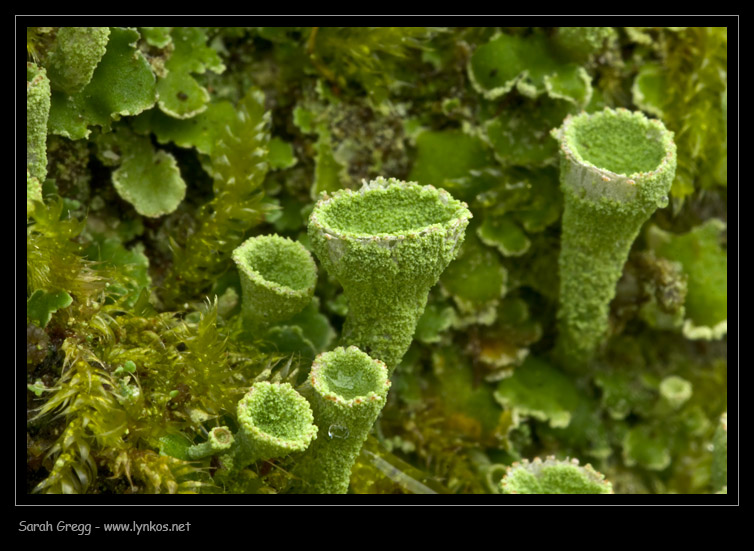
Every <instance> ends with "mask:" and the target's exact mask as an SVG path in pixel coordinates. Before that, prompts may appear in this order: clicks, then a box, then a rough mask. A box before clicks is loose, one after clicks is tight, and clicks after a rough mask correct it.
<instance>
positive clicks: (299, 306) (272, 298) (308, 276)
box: [233, 235, 317, 328]
mask: <svg viewBox="0 0 754 551" xmlns="http://www.w3.org/2000/svg"><path fill="white" fill-rule="evenodd" d="M233 260H234V262H235V263H236V265H237V266H238V272H239V275H240V277H241V290H242V293H243V307H242V313H243V317H244V321H245V322H246V323H248V324H249V326H250V327H252V328H261V327H267V326H269V325H273V324H275V323H278V322H281V321H285V320H286V319H288V318H290V317H291V316H293V315H294V314H297V313H298V312H300V311H301V310H303V309H304V307H305V306H306V305H307V304H309V302H310V301H311V298H312V295H313V294H314V287H315V285H316V283H317V265H316V264H315V262H314V259H313V258H312V255H311V254H310V253H309V251H307V250H306V249H305V248H304V246H303V245H301V244H300V243H298V242H296V241H292V240H290V239H288V238H286V237H281V236H279V235H262V236H259V237H252V238H251V239H247V240H246V241H244V242H243V243H242V244H241V245H240V246H239V247H238V248H237V249H235V250H234V251H233Z"/></svg>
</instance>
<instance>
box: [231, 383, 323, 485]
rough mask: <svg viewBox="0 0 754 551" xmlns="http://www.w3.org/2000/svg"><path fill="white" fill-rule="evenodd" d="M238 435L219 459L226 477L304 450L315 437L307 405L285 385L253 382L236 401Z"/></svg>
mask: <svg viewBox="0 0 754 551" xmlns="http://www.w3.org/2000/svg"><path fill="white" fill-rule="evenodd" d="M238 426H239V429H238V432H237V433H236V435H235V441H234V442H233V444H232V446H231V448H230V450H229V451H228V452H227V453H226V454H223V455H222V456H221V457H220V463H221V464H222V466H223V469H224V471H226V472H225V473H223V475H226V474H232V473H234V472H235V471H238V470H240V469H242V468H243V467H245V466H246V465H248V464H250V463H254V462H256V461H260V460H264V459H271V458H273V457H278V456H281V455H283V456H284V455H288V454H289V453H291V452H298V451H303V450H305V449H306V448H307V447H308V446H309V444H311V442H312V440H314V439H315V438H316V437H317V427H316V425H314V419H313V417H312V410H311V407H310V406H309V403H308V402H307V401H306V400H305V399H304V398H303V396H301V395H300V394H299V393H298V392H296V391H295V390H294V389H293V387H292V386H291V385H290V384H288V383H283V384H275V383H266V382H261V383H256V384H254V385H253V386H252V387H251V389H250V390H249V392H248V393H247V394H246V395H245V396H244V397H243V399H241V401H240V402H238Z"/></svg>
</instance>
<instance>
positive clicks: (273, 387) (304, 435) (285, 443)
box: [238, 381, 319, 452]
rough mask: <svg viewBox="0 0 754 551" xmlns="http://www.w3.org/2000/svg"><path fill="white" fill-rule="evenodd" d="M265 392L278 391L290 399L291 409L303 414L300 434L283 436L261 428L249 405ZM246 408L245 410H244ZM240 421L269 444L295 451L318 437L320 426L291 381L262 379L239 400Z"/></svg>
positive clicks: (259, 438)
mask: <svg viewBox="0 0 754 551" xmlns="http://www.w3.org/2000/svg"><path fill="white" fill-rule="evenodd" d="M263 392H276V393H278V397H280V398H282V399H284V400H288V401H290V405H291V408H290V409H291V410H296V411H297V413H299V414H302V415H303V418H302V419H299V420H298V427H297V428H298V429H299V430H298V433H299V434H298V435H297V436H296V438H283V437H280V436H276V435H274V434H271V433H269V432H266V431H264V430H262V428H260V426H259V425H258V424H257V422H256V419H255V418H254V415H253V413H252V411H251V408H250V407H249V403H250V402H252V401H253V400H254V399H256V398H257V397H258V396H259V395H261V393H263ZM244 409H245V412H244V411H243V410H244ZM238 421H239V424H241V425H242V426H243V428H244V430H246V431H247V432H248V433H250V434H251V435H253V437H254V438H256V439H257V440H258V441H260V442H265V443H267V444H269V445H272V446H275V447H278V448H283V449H287V450H290V451H291V452H294V451H303V450H305V449H306V448H307V447H309V444H311V442H312V441H313V440H314V439H315V438H316V436H317V432H318V431H319V428H318V427H317V426H316V425H315V424H314V414H313V413H312V410H311V407H310V406H309V402H308V401H307V400H306V398H304V397H303V396H301V394H299V393H298V392H296V390H295V389H294V388H293V386H291V385H290V383H270V382H267V381H262V382H258V383H255V384H254V385H253V386H252V387H251V388H250V389H249V391H248V392H247V393H246V394H245V395H244V397H243V398H241V400H240V401H239V402H238Z"/></svg>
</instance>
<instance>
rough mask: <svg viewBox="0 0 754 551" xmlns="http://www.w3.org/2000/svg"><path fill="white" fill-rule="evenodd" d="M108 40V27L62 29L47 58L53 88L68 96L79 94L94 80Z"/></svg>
mask: <svg viewBox="0 0 754 551" xmlns="http://www.w3.org/2000/svg"><path fill="white" fill-rule="evenodd" d="M109 38H110V29H109V28H107V27H61V28H60V30H59V31H58V34H57V36H56V37H55V45H54V47H53V49H52V50H51V51H50V53H49V55H48V58H47V67H48V72H49V76H50V82H51V84H52V87H53V88H54V89H56V90H61V91H63V92H65V93H66V94H68V95H71V94H75V93H76V92H80V91H81V90H82V89H83V88H84V86H86V85H87V84H89V81H90V80H92V74H93V73H94V69H96V67H97V64H98V63H99V62H100V59H102V56H103V55H105V49H106V48H107V41H108V39H109Z"/></svg>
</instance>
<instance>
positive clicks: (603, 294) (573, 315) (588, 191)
mask: <svg viewBox="0 0 754 551" xmlns="http://www.w3.org/2000/svg"><path fill="white" fill-rule="evenodd" d="M553 136H554V137H555V138H556V139H557V140H558V141H559V142H560V183H561V189H562V191H563V195H564V203H565V210H564V212H563V222H562V237H561V250H560V259H559V267H560V307H559V311H558V320H559V323H560V326H559V329H560V334H559V342H558V346H559V351H560V353H561V356H562V358H563V361H565V362H566V364H568V365H570V366H574V367H575V365H578V364H583V363H584V362H588V361H589V359H590V358H591V357H592V355H593V354H594V352H595V350H596V348H597V346H598V345H599V344H600V342H601V341H602V340H603V339H604V337H605V335H606V333H607V329H608V314H609V307H610V301H611V300H612V299H613V297H614V296H615V287H616V284H617V282H618V280H619V279H620V276H621V274H622V272H623V265H624V264H625V262H626V259H627V258H628V253H629V250H630V249H631V244H632V243H633V242H634V240H635V239H636V236H637V235H638V233H639V230H640V229H641V226H642V225H643V224H644V222H646V221H647V219H648V218H649V217H650V216H651V214H652V213H653V212H654V211H655V210H656V209H657V208H658V207H664V206H666V205H667V204H668V193H670V186H671V184H672V182H673V177H674V174H675V166H676V149H675V144H674V143H673V134H672V132H669V131H668V130H667V129H666V128H665V126H663V124H662V123H661V122H660V121H658V120H649V119H647V118H646V117H645V116H644V115H643V114H641V113H632V112H630V111H628V110H626V109H617V110H612V109H605V110H603V111H601V112H598V113H594V114H585V113H584V114H581V115H578V116H575V117H570V116H569V117H568V118H566V120H565V121H564V123H563V125H562V126H561V127H560V128H557V129H555V130H553Z"/></svg>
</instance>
